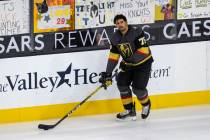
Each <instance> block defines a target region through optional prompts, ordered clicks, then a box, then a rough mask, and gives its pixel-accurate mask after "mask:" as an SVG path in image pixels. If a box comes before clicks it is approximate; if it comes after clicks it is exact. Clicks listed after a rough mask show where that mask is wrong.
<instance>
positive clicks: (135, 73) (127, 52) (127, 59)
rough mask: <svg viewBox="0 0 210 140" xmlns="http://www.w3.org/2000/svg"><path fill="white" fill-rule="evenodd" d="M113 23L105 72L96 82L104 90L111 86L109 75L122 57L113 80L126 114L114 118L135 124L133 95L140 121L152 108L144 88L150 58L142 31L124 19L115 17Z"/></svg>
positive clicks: (151, 58) (147, 76)
mask: <svg viewBox="0 0 210 140" xmlns="http://www.w3.org/2000/svg"><path fill="white" fill-rule="evenodd" d="M114 23H115V25H116V27H117V28H118V30H117V31H116V32H115V33H114V35H113V37H112V39H111V48H110V52H109V58H108V63H107V67H106V72H102V73H101V77H100V79H99V82H100V83H102V85H103V86H104V88H107V86H109V85H110V84H111V83H112V78H111V76H112V71H113V70H114V68H115V67H116V65H117V64H118V60H119V58H120V56H121V57H122V61H121V62H120V69H121V71H120V72H119V74H118V76H117V78H116V79H117V87H118V90H119V91H120V96H121V100H122V103H123V106H124V109H125V112H122V113H118V114H117V115H116V118H117V120H136V110H135V103H133V99H132V93H134V94H135V95H136V96H137V99H138V100H139V102H140V104H141V105H142V112H141V117H142V119H146V118H147V117H148V115H149V113H150V107H151V102H150V99H149V96H148V92H147V88H146V87H147V83H148V80H149V76H150V71H151V65H152V62H153V57H152V55H151V51H150V49H149V46H148V44H147V42H146V40H145V36H144V32H143V31H142V30H141V29H135V28H133V27H132V26H130V25H128V23H127V19H126V17H125V16H124V15H116V16H115V18H114ZM131 89H132V90H131Z"/></svg>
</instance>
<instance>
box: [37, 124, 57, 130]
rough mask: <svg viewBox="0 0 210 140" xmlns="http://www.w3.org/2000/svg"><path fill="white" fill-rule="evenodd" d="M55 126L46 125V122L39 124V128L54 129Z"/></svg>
mask: <svg viewBox="0 0 210 140" xmlns="http://www.w3.org/2000/svg"><path fill="white" fill-rule="evenodd" d="M54 127H55V125H46V124H39V125H38V128H39V129H43V130H48V129H52V128H54Z"/></svg>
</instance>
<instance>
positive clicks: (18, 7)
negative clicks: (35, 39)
mask: <svg viewBox="0 0 210 140" xmlns="http://www.w3.org/2000/svg"><path fill="white" fill-rule="evenodd" d="M23 33H29V0H9V1H0V36H5V35H14V34H23Z"/></svg>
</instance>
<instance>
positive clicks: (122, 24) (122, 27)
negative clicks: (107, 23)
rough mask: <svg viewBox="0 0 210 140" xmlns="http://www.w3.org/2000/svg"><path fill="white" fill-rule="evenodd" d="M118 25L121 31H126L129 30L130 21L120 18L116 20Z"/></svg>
mask: <svg viewBox="0 0 210 140" xmlns="http://www.w3.org/2000/svg"><path fill="white" fill-rule="evenodd" d="M116 27H117V28H118V30H120V31H121V32H124V31H126V30H127V28H128V23H127V22H126V21H124V20H123V19H118V20H117V21H116Z"/></svg>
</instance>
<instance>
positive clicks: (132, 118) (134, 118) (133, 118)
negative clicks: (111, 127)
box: [116, 117, 137, 122]
mask: <svg viewBox="0 0 210 140" xmlns="http://www.w3.org/2000/svg"><path fill="white" fill-rule="evenodd" d="M136 119H137V117H127V118H125V119H119V118H116V121H119V122H127V121H136Z"/></svg>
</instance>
